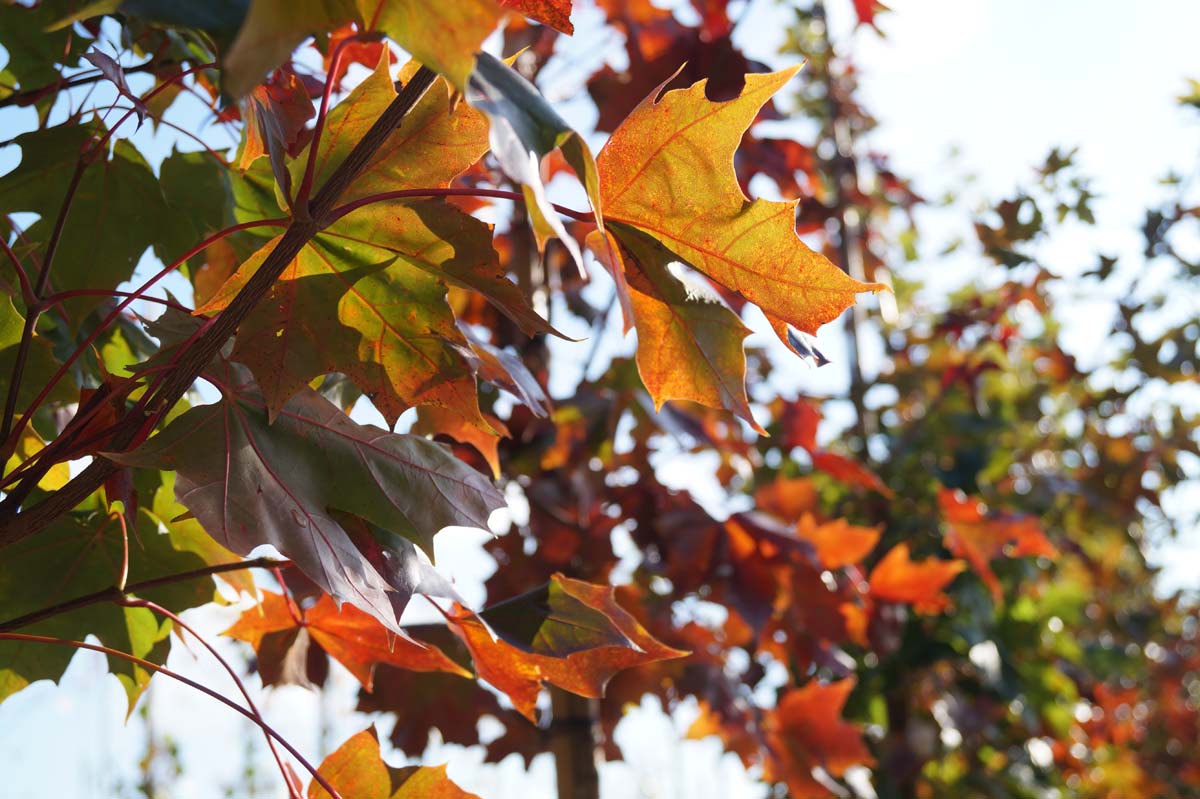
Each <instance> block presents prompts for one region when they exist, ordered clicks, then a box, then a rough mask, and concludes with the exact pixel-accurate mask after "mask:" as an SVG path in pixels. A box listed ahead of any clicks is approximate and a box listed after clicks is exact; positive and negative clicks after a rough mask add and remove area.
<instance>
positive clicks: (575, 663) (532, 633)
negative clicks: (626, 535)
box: [448, 575, 687, 721]
mask: <svg viewBox="0 0 1200 799" xmlns="http://www.w3.org/2000/svg"><path fill="white" fill-rule="evenodd" d="M483 615H484V617H485V618H487V619H488V622H489V624H491V623H492V619H491V618H490V617H489V613H488V612H486V611H485V613H484V614H483ZM492 616H494V617H495V619H496V622H497V624H498V625H500V630H498V631H497V632H498V634H499V635H500V636H501V637H500V639H499V640H494V639H493V638H492V636H491V634H490V633H489V632H488V628H487V627H485V626H484V625H483V624H482V623H481V622H480V621H479V619H478V618H476V617H475V616H473V615H471V614H470V613H468V612H466V611H465V610H462V609H461V608H457V609H456V610H455V611H454V612H453V613H452V614H451V615H450V616H449V617H448V621H449V623H450V625H451V628H452V629H453V630H454V632H455V633H456V634H457V635H458V636H459V637H460V638H461V639H462V640H463V642H464V643H465V644H466V645H467V648H468V649H469V650H470V652H471V658H472V659H473V660H474V662H475V671H476V673H477V674H478V675H479V677H480V678H482V679H484V680H487V681H488V682H489V683H491V684H492V685H493V686H494V687H496V688H497V689H499V690H500V691H502V692H504V693H505V694H507V695H508V698H509V699H511V700H512V703H513V705H514V706H515V707H516V709H517V710H518V711H519V712H520V713H521V714H522V715H523V716H525V717H526V718H528V719H529V720H530V721H535V716H534V709H535V704H536V702H537V696H538V692H539V691H540V689H541V686H542V684H543V683H546V682H548V683H550V684H552V685H557V686H558V687H560V688H563V689H565V690H567V691H570V692H572V693H576V694H579V695H581V696H590V697H599V696H601V695H602V694H603V693H604V686H605V684H606V683H607V682H608V681H609V679H611V678H612V676H613V675H614V674H616V673H617V672H618V671H621V670H623V669H627V668H632V667H634V666H638V665H642V664H645V663H653V662H655V661H658V660H669V659H671V658H677V657H683V656H684V655H686V654H687V653H686V652H681V651H679V650H677V649H672V648H671V647H669V646H665V645H663V644H662V643H660V642H658V641H657V640H655V639H654V638H653V637H652V636H651V635H650V634H649V633H648V632H646V630H645V629H644V628H643V627H642V626H641V625H640V624H639V623H638V622H637V620H636V619H634V618H633V616H631V615H629V613H628V611H626V610H625V609H624V608H622V607H621V606H620V605H618V604H617V602H616V599H615V598H614V597H613V591H612V588H610V587H608V586H598V585H591V584H589V583H585V582H581V581H579V580H571V579H569V578H567V577H563V576H562V575H555V576H554V578H553V579H552V581H551V583H550V585H548V586H543V587H542V588H539V589H535V590H534V591H532V592H530V593H528V594H524V595H522V596H521V597H517V598H514V599H513V600H510V601H509V602H507V603H505V604H504V605H503V606H500V607H499V609H498V610H497V611H492ZM512 642H515V643H517V644H520V646H516V645H514V643H512Z"/></svg>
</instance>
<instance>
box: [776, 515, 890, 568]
mask: <svg viewBox="0 0 1200 799" xmlns="http://www.w3.org/2000/svg"><path fill="white" fill-rule="evenodd" d="M882 533H883V526H882V525H880V526H879V527H856V526H855V525H852V524H850V523H849V522H847V521H846V520H845V519H835V520H834V521H831V522H825V523H824V524H821V523H818V522H817V520H816V519H815V518H813V516H812V514H810V513H806V514H804V515H803V516H802V517H800V521H799V523H798V524H797V525H796V535H798V536H800V538H802V539H804V540H805V541H808V542H809V543H810V544H812V545H813V547H814V548H815V549H816V550H817V559H818V560H820V561H821V565H822V566H824V567H825V568H826V569H840V568H842V567H844V566H851V565H853V564H855V563H858V562H859V561H861V560H862V559H863V558H865V557H866V556H867V555H869V554H870V553H871V550H873V549H874V548H875V545H876V544H877V543H879V536H880V535H882Z"/></svg>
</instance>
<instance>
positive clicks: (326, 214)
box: [0, 67, 437, 548]
mask: <svg viewBox="0 0 1200 799" xmlns="http://www.w3.org/2000/svg"><path fill="white" fill-rule="evenodd" d="M436 77H437V76H436V74H435V73H434V72H433V71H432V70H430V69H428V68H426V67H422V68H421V69H419V70H418V71H417V73H416V74H415V75H413V77H412V79H411V80H410V81H409V82H408V85H407V86H405V87H404V88H403V89H402V90H401V91H400V93H399V94H398V95H397V96H396V98H395V99H394V100H393V101H392V102H391V104H390V105H388V107H387V108H386V109H384V111H383V113H382V114H380V115H379V118H378V119H377V120H375V124H373V125H372V126H371V128H370V130H368V131H367V133H366V134H365V135H364V136H363V137H362V139H360V140H359V142H358V144H356V145H355V146H354V149H352V150H351V151H350V153H349V154H348V155H347V156H346V158H345V160H343V161H342V163H341V164H340V165H338V168H337V169H336V170H335V171H334V172H333V174H332V175H331V176H330V177H329V180H328V181H326V182H325V184H324V185H323V186H322V187H321V189H320V191H318V192H317V195H316V197H314V198H313V200H312V202H311V203H310V205H309V217H310V219H309V220H298V219H295V220H293V221H292V223H291V224H290V225H289V226H288V229H287V231H286V232H284V234H283V237H282V238H280V239H279V241H278V243H277V244H276V245H275V249H274V250H272V251H271V253H270V255H268V256H267V257H266V259H265V260H264V261H263V263H262V265H261V266H260V267H259V268H258V271H257V272H255V273H254V276H253V277H251V278H250V280H249V281H248V282H247V283H246V285H245V286H244V287H243V288H242V290H241V291H240V292H238V295H237V296H236V297H234V299H233V301H232V302H231V303H230V304H229V306H228V307H227V308H226V309H225V310H224V311H222V313H221V315H220V316H218V317H217V318H216V319H215V320H214V322H213V324H212V325H211V326H210V327H209V328H208V329H207V330H205V332H204V334H203V335H202V336H200V337H199V338H197V339H196V341H195V343H194V344H192V345H191V346H190V347H189V348H188V350H187V352H186V353H183V354H182V356H181V358H180V361H179V366H178V368H177V369H176V370H175V371H174V372H172V373H171V374H169V375H168V376H167V377H166V379H165V380H164V381H163V382H162V384H161V385H160V386H159V388H158V390H157V391H156V392H155V393H154V396H153V398H152V399H151V402H150V403H148V405H147V406H146V407H147V411H148V412H149V413H147V411H142V410H136V411H131V412H130V413H128V414H126V416H124V417H123V418H122V420H121V422H120V423H119V430H118V432H117V433H116V435H115V436H114V438H113V442H112V449H113V450H114V451H120V450H122V449H124V448H125V447H128V446H129V445H130V444H131V443H132V442H133V441H134V439H135V437H136V436H137V433H138V431H139V430H140V429H142V427H143V426H144V424H145V422H146V421H147V420H148V419H149V418H150V416H149V414H156V415H157V414H161V413H163V412H165V411H166V410H167V409H169V408H171V407H172V406H173V405H174V404H175V403H176V402H177V401H178V400H179V398H180V397H182V396H183V395H184V394H185V393H186V392H187V390H188V389H189V388H190V387H191V385H192V383H194V382H195V380H196V377H197V376H198V375H199V374H200V372H201V371H202V370H203V369H204V367H205V366H207V365H208V363H209V362H210V361H211V360H212V359H213V357H215V356H216V355H217V353H218V352H219V351H220V349H221V347H222V346H223V345H224V343H225V341H226V340H227V339H228V338H229V337H230V336H231V335H233V333H234V331H235V330H237V327H238V325H240V324H241V322H242V320H243V319H245V318H246V317H247V316H248V315H249V314H250V311H252V310H253V309H254V307H255V306H256V305H257V304H258V302H259V300H261V299H262V298H263V296H264V295H265V294H266V293H267V291H268V290H269V289H270V288H271V286H272V285H273V284H274V283H275V281H276V279H278V277H279V275H281V274H282V273H283V271H284V269H286V268H287V266H288V264H290V263H291V262H292V260H293V259H294V258H295V257H296V255H297V254H299V252H300V250H301V248H303V247H304V245H305V244H307V243H308V242H309V240H311V239H312V238H313V236H315V235H316V234H317V233H318V232H320V231H321V229H322V228H323V227H324V226H325V225H327V224H329V219H330V212H331V211H332V210H333V208H334V205H335V203H336V202H337V201H338V198H339V197H341V196H342V194H343V193H344V192H345V191H346V189H347V188H349V186H350V184H351V183H352V182H353V181H354V180H355V179H357V178H358V176H359V174H361V172H362V171H363V169H365V168H366V166H367V164H368V163H369V162H370V160H371V158H373V157H374V155H375V153H376V152H377V151H378V150H379V148H380V147H381V146H383V143H384V142H385V141H386V140H387V138H388V137H389V136H390V135H391V134H392V132H393V131H394V130H395V129H396V128H397V127H399V125H400V123H401V122H402V121H403V120H404V117H405V116H407V115H408V112H409V111H411V110H412V108H413V107H414V106H415V105H416V104H417V102H418V101H419V100H420V99H421V97H423V96H424V94H425V92H426V91H427V90H428V89H429V87H430V86H432V85H433V82H434V80H435V79H436ZM118 468H119V467H118V466H117V465H116V464H114V463H113V462H112V461H109V460H107V459H105V458H102V457H97V458H96V459H95V460H93V461H92V463H91V464H90V465H89V466H88V467H87V468H86V469H85V470H84V471H83V472H81V473H80V474H79V475H77V476H76V477H75V478H74V479H72V480H71V482H69V483H67V485H65V486H63V487H62V488H61V489H59V490H58V491H56V492H54V494H52V495H51V496H50V497H49V498H48V499H46V500H45V501H43V502H41V503H39V504H37V505H34V506H33V507H32V508H29V509H27V510H24V511H22V512H20V513H16V512H15V511H16V508H15V507H12V506H9V507H7V508H5V507H4V506H5V505H6V504H8V503H7V501H6V502H4V503H0V548H3V547H6V546H9V545H11V544H14V543H16V542H17V541H21V540H24V539H25V538H27V537H28V536H30V535H33V534H34V533H36V532H38V531H40V530H42V529H43V528H45V527H46V525H48V524H50V523H51V522H52V521H54V520H55V519H57V518H58V517H59V516H61V515H62V514H64V513H66V512H68V511H70V510H71V509H72V508H74V507H75V506H76V505H78V504H79V503H80V502H83V500H85V499H87V497H88V496H89V495H90V494H91V493H92V492H93V491H95V490H96V489H97V488H99V487H100V486H101V485H103V484H104V481H105V480H106V479H107V478H108V477H109V476H110V475H112V474H114V473H116V472H117V471H118Z"/></svg>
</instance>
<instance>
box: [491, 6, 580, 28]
mask: <svg viewBox="0 0 1200 799" xmlns="http://www.w3.org/2000/svg"><path fill="white" fill-rule="evenodd" d="M500 5H501V6H503V7H504V8H508V9H512V10H513V11H517V12H519V13H521V14H524V15H525V16H527V17H529V18H530V19H534V20H537V21H538V22H540V23H542V24H543V25H549V26H550V27H551V28H554V29H555V30H560V31H562V32H563V33H568V34H569V33H574V32H575V26H574V25H572V24H571V0H500Z"/></svg>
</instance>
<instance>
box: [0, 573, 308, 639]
mask: <svg viewBox="0 0 1200 799" xmlns="http://www.w3.org/2000/svg"><path fill="white" fill-rule="evenodd" d="M291 565H292V562H291V561H290V560H279V559H278V558H255V559H254V560H239V561H236V562H234V563H219V564H217V565H215V566H205V567H203V568H199V569H192V570H191V571H186V572H178V573H176V574H167V575H163V576H162V577H154V578H152V579H149V580H141V581H139V582H136V583H130V584H129V585H127V586H125V590H124V591H123V592H122V591H121V589H119V588H118V587H117V586H115V585H114V586H110V587H108V588H105V589H103V590H100V591H95V592H93V593H90V594H84V595H83V596H81V597H76V598H75V599H68V600H67V601H66V602H59V603H58V604H56V605H51V606H50V607H47V608H42V609H41V610H35V611H33V612H32V613H26V614H25V615H24V616H18V617H17V618H15V619H9V620H8V621H6V622H0V632H6V631H9V630H19V629H20V628H22V627H28V626H29V625H31V624H36V623H37V622H39V621H44V620H46V619H49V618H53V617H54V616H58V615H61V614H63V613H68V612H70V611H72V610H77V609H79V608H85V607H87V606H88V605H96V604H99V603H101V602H114V601H118V600H120V599H122V598H123V597H124V596H126V595H127V594H137V593H138V592H140V591H146V590H149V589H151V588H157V587H158V586H160V585H169V584H171V583H181V582H186V581H187V580H195V579H198V578H200V577H211V576H213V575H215V574H224V573H225V572H233V571H244V570H246V569H270V568H273V567H277V568H281V569H282V568H285V567H287V566H291Z"/></svg>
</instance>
